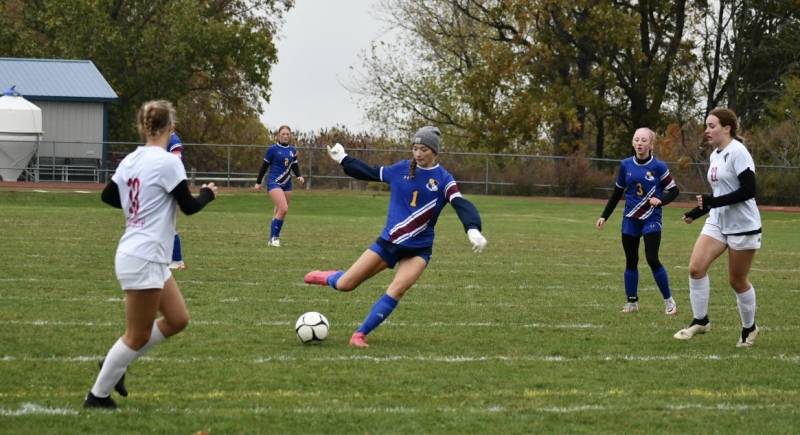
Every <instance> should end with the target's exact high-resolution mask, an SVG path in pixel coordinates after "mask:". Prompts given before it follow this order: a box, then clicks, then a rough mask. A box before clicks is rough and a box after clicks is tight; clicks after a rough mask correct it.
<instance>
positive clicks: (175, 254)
mask: <svg viewBox="0 0 800 435" xmlns="http://www.w3.org/2000/svg"><path fill="white" fill-rule="evenodd" d="M172 261H183V252H181V236H179V235H178V233H175V241H174V242H173V243H172Z"/></svg>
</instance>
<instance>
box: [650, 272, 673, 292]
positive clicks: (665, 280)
mask: <svg viewBox="0 0 800 435" xmlns="http://www.w3.org/2000/svg"><path fill="white" fill-rule="evenodd" d="M653 278H655V280H656V285H658V289H659V290H661V296H663V297H664V299H669V298H671V297H672V292H671V291H670V290H669V276H667V269H665V268H664V266H661V267H660V268H659V269H658V270H654V271H653Z"/></svg>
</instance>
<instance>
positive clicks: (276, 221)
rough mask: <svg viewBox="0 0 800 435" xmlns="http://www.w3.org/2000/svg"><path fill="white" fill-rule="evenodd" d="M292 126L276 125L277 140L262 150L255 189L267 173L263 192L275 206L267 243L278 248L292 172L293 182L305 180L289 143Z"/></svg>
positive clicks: (290, 192)
mask: <svg viewBox="0 0 800 435" xmlns="http://www.w3.org/2000/svg"><path fill="white" fill-rule="evenodd" d="M291 140H292V129H291V128H289V126H288V125H282V126H280V127H278V142H277V143H274V144H272V145H271V146H270V147H269V148H267V151H266V152H265V153H264V161H263V162H262V163H261V169H259V171H258V177H257V178H256V184H255V185H254V186H253V188H254V189H256V190H261V183H262V181H263V179H264V175H265V174H267V169H269V173H268V174H267V192H268V193H269V197H270V199H271V200H272V203H273V204H274V205H275V207H274V209H273V213H272V220H271V221H270V226H269V239H267V246H273V247H276V248H279V247H280V246H281V239H280V237H281V229H282V228H283V221H284V220H286V213H288V212H289V200H291V199H292V172H294V176H295V177H297V182H298V183H300V184H304V183H305V179H304V178H303V177H302V176H301V175H300V166H299V165H298V163H297V149H296V148H295V147H294V146H293V145H290V144H289V143H290V142H291Z"/></svg>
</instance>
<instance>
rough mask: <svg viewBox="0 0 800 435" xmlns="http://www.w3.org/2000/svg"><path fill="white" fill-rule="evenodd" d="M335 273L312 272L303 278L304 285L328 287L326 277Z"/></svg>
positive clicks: (327, 271) (332, 271) (329, 271)
mask: <svg viewBox="0 0 800 435" xmlns="http://www.w3.org/2000/svg"><path fill="white" fill-rule="evenodd" d="M334 273H336V271H335V270H313V271H311V272H308V273H307V274H306V276H305V277H304V278H303V282H305V283H306V284H316V285H328V277H329V276H331V275H333V274H334Z"/></svg>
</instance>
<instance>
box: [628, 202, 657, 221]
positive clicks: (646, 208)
mask: <svg viewBox="0 0 800 435" xmlns="http://www.w3.org/2000/svg"><path fill="white" fill-rule="evenodd" d="M651 208H653V206H652V205H650V201H649V200H648V201H647V202H645V203H644V204H642V206H641V207H639V209H638V210H636V211H635V212H634V213H633V214H632V215H631V218H633V219H639V218H641V217H642V216H643V215H644V214H645V213H647V212H648V211H649V210H650V209H651Z"/></svg>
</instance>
